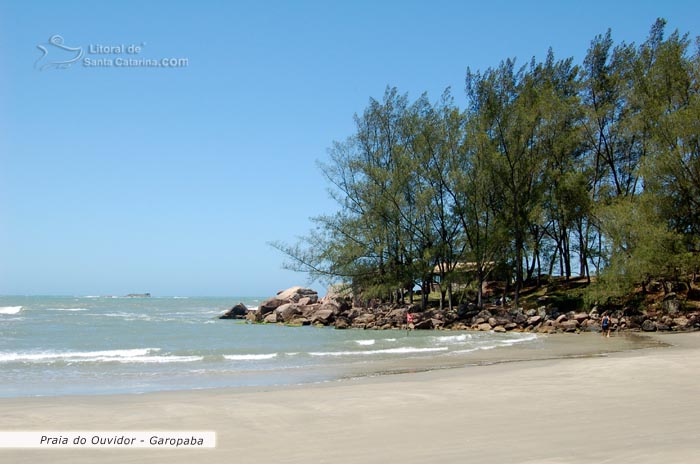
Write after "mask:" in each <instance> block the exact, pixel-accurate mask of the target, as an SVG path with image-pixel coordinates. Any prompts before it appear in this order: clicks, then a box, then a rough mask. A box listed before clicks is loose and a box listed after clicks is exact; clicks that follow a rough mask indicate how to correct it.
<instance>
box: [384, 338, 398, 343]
mask: <svg viewBox="0 0 700 464" xmlns="http://www.w3.org/2000/svg"><path fill="white" fill-rule="evenodd" d="M384 341H385V342H395V341H396V339H395V338H385V339H384Z"/></svg>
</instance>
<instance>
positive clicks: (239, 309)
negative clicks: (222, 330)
mask: <svg viewBox="0 0 700 464" xmlns="http://www.w3.org/2000/svg"><path fill="white" fill-rule="evenodd" d="M247 315H248V308H246V306H245V305H244V304H243V303H238V304H237V305H236V306H234V307H233V308H231V309H229V310H228V311H226V312H225V313H223V314H222V315H221V316H219V319H245V318H246V316H247Z"/></svg>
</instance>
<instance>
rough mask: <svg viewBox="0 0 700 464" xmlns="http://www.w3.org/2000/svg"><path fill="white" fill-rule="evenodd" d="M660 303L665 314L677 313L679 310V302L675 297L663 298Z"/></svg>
mask: <svg viewBox="0 0 700 464" xmlns="http://www.w3.org/2000/svg"><path fill="white" fill-rule="evenodd" d="M669 295H670V293H669ZM662 305H663V308H664V311H666V313H667V314H678V313H679V312H680V310H681V302H680V301H679V300H678V299H676V298H669V299H666V298H664V302H663V303H662Z"/></svg>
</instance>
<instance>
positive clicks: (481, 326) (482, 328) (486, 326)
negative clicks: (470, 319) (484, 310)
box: [476, 323, 491, 332]
mask: <svg viewBox="0 0 700 464" xmlns="http://www.w3.org/2000/svg"><path fill="white" fill-rule="evenodd" d="M476 328H477V330H480V331H482V332H488V331H489V330H491V326H490V325H489V324H487V323H484V324H479V325H478V326H477V327H476Z"/></svg>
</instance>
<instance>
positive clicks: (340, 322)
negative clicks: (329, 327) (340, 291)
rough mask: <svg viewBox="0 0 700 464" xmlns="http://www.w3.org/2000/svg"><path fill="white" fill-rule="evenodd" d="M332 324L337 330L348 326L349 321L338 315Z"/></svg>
mask: <svg viewBox="0 0 700 464" xmlns="http://www.w3.org/2000/svg"><path fill="white" fill-rule="evenodd" d="M334 325H335V328H336V329H338V330H344V329H347V328H348V327H350V323H349V322H348V320H347V319H345V318H344V317H339V318H338V319H336V320H335V324H334Z"/></svg>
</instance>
